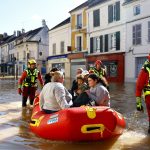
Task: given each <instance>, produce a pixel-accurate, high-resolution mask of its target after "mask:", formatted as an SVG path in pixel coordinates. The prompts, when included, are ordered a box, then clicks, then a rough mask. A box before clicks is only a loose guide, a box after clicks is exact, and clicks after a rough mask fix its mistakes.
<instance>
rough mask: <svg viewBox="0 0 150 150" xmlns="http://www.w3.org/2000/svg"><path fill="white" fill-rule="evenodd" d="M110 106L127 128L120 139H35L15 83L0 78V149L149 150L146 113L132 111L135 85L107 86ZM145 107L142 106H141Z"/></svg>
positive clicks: (27, 113) (28, 112)
mask: <svg viewBox="0 0 150 150" xmlns="http://www.w3.org/2000/svg"><path fill="white" fill-rule="evenodd" d="M110 91H111V92H110V94H111V107H112V108H114V109H115V110H117V111H118V112H120V113H122V114H123V115H124V117H125V119H126V122H127V127H126V129H125V131H124V133H123V135H121V136H120V137H118V138H116V139H111V140H109V141H100V142H84V143H80V142H57V141H48V140H44V139H41V138H38V137H36V136H35V135H34V134H33V133H31V132H30V130H29V126H28V123H29V121H30V116H31V110H30V109H29V108H28V109H26V110H22V108H21V96H20V95H18V94H17V81H14V80H4V79H3V80H1V79H0V150H1V149H2V150H5V149H6V150H13V149H14V150H19V149H21V150H30V149H31V150H32V149H33V150H34V149H41V150H43V149H44V150H48V149H49V150H81V149H82V150H91V149H93V150H98V149H102V150H107V149H110V150H126V149H129V150H138V149H139V150H149V149H150V136H148V135H147V127H148V120H147V114H146V113H147V112H146V109H145V112H144V113H139V112H137V111H136V107H135V96H134V91H135V84H133V83H126V84H111V85H110ZM144 107H145V104H144Z"/></svg>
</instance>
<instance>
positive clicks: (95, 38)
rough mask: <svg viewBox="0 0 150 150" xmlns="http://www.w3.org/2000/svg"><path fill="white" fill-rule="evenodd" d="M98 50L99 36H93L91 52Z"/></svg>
mask: <svg viewBox="0 0 150 150" xmlns="http://www.w3.org/2000/svg"><path fill="white" fill-rule="evenodd" d="M98 51H100V38H99V37H94V38H93V52H94V53H96V52H98Z"/></svg>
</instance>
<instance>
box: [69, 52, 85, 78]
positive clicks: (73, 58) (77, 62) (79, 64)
mask: <svg viewBox="0 0 150 150" xmlns="http://www.w3.org/2000/svg"><path fill="white" fill-rule="evenodd" d="M68 59H70V62H71V69H70V71H71V79H72V80H73V79H75V77H76V71H77V69H78V68H82V69H83V70H86V59H85V53H83V52H80V53H72V54H69V55H68Z"/></svg>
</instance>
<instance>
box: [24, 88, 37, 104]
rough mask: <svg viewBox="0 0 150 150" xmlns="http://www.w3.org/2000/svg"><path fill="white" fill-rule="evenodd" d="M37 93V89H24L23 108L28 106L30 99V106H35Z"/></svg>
mask: <svg viewBox="0 0 150 150" xmlns="http://www.w3.org/2000/svg"><path fill="white" fill-rule="evenodd" d="M35 92H36V88H35V87H23V92H22V96H23V97H22V107H25V106H26V105H27V104H26V103H27V99H28V97H29V99H30V105H33V101H34V98H35Z"/></svg>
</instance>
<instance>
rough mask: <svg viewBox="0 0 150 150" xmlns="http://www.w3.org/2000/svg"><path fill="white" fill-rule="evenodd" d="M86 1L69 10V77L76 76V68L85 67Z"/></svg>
mask: <svg viewBox="0 0 150 150" xmlns="http://www.w3.org/2000/svg"><path fill="white" fill-rule="evenodd" d="M87 8H88V1H86V2H85V3H83V4H81V5H80V6H78V7H76V8H74V9H73V10H71V11H70V15H71V54H69V55H68V58H69V59H70V61H71V78H72V79H73V78H75V77H76V70H77V68H83V69H86V59H85V54H86V53H87V15H86V9H87Z"/></svg>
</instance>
